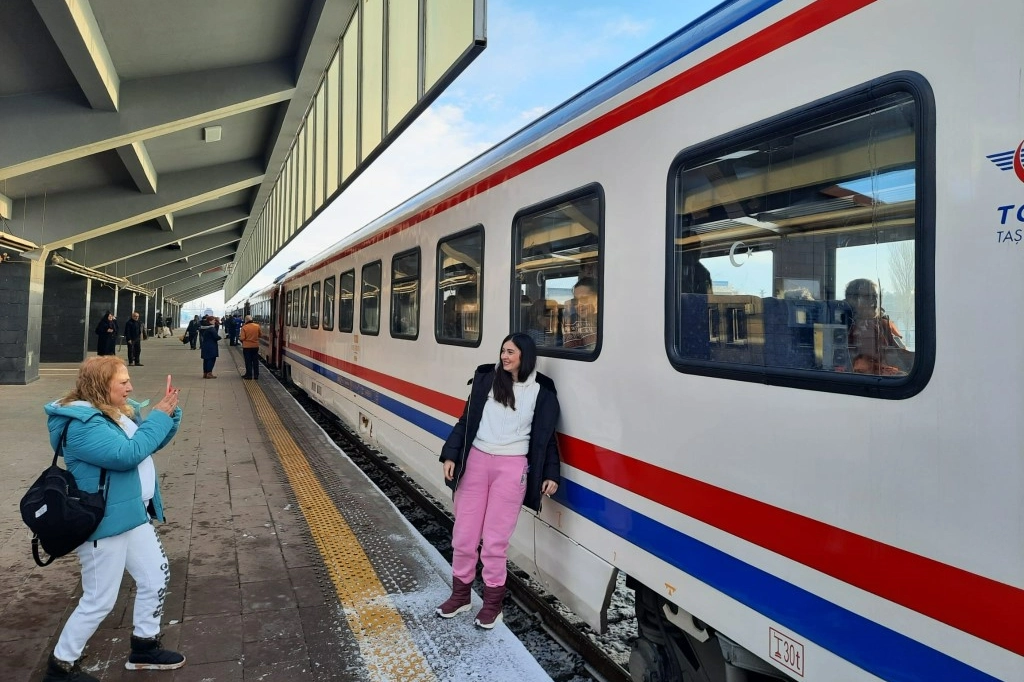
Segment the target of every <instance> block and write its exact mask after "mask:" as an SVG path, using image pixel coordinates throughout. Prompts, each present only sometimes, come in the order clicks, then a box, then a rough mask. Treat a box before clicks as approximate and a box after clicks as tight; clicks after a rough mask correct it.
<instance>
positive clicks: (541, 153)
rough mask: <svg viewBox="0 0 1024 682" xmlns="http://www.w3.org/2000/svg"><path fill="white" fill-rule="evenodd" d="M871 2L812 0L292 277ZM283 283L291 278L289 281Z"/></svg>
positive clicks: (501, 180) (478, 191) (479, 191)
mask: <svg viewBox="0 0 1024 682" xmlns="http://www.w3.org/2000/svg"><path fill="white" fill-rule="evenodd" d="M874 2H877V0H817V2H813V3H811V4H810V5H808V6H807V7H804V8H803V9H801V10H799V11H797V12H794V13H793V14H791V15H789V16H788V17H786V18H784V19H781V20H779V21H777V22H775V23H774V24H772V25H771V26H768V27H767V28H764V29H762V30H761V31H759V32H757V33H755V34H754V35H752V36H750V37H749V38H747V39H746V40H742V41H740V42H739V43H737V44H736V45H733V46H732V47H730V48H727V49H726V50H723V51H722V52H720V53H718V54H716V55H714V56H712V57H709V58H708V59H706V60H704V61H703V62H701V63H700V64H697V65H695V66H694V67H693V68H691V69H689V70H687V71H684V72H683V73H681V74H679V75H677V76H674V77H673V78H671V79H669V80H667V81H665V82H664V83H662V84H661V85H658V86H656V87H654V88H652V89H650V90H648V91H647V92H645V93H644V94H642V95H640V96H639V97H637V98H636V99H633V100H630V101H629V102H626V103H625V104H623V105H621V106H619V107H618V108H616V109H613V110H612V111H609V112H608V113H606V114H603V115H601V116H599V117H598V118H596V119H594V120H593V121H591V122H590V123H587V124H585V125H583V126H581V127H580V128H578V129H576V130H574V131H572V132H571V133H568V134H567V135H565V136H564V137H561V138H559V139H558V140H555V141H554V142H552V143H551V144H549V145H548V146H546V147H543V148H542V149H538V150H537V151H535V152H533V153H532V154H529V155H527V156H524V157H523V158H522V159H520V160H519V161H516V162H515V163H512V164H511V165H509V166H506V167H505V168H503V169H501V170H499V171H496V172H495V173H492V174H491V175H489V176H487V177H486V178H484V179H483V180H480V181H479V182H477V183H475V184H473V185H471V186H470V187H467V188H466V189H464V190H461V191H459V192H457V193H455V194H453V195H451V196H449V197H446V198H445V199H442V200H441V201H439V202H437V203H436V204H434V205H433V206H429V207H427V208H426V209H424V210H422V211H420V212H419V213H417V214H415V215H413V216H411V217H409V218H406V219H405V220H403V221H402V222H399V223H395V224H394V225H392V226H391V227H389V228H387V229H386V230H384V231H383V232H378V233H377V234H375V235H373V236H372V237H368V238H367V239H364V240H363V241H361V242H359V243H357V244H353V245H352V246H350V247H348V248H347V249H344V250H343V251H341V252H339V253H336V254H335V255H333V256H331V257H330V258H329V259H327V260H325V261H322V262H320V263H317V264H316V265H314V266H311V267H309V268H305V269H303V270H300V271H299V272H298V273H296V274H295V275H294V277H300V276H302V275H305V274H307V273H309V272H312V271H314V270H316V269H319V268H321V267H323V266H325V265H328V264H330V263H333V262H335V261H337V260H339V259H341V258H344V257H346V256H349V255H351V254H353V253H355V252H357V251H361V250H362V249H365V248H367V247H368V246H371V245H373V244H376V243H378V242H381V241H384V240H385V239H387V238H389V237H392V236H394V235H396V234H398V233H399V232H402V231H403V230H406V229H408V228H410V227H412V226H413V225H416V224H418V223H421V222H423V221H424V220H427V219H428V218H431V217H433V216H435V215H437V214H439V213H443V212H444V211H447V210H448V209H449V208H452V207H453V206H458V205H459V204H461V203H463V202H464V201H467V200H469V199H471V198H472V197H475V196H477V195H478V194H483V193H484V192H486V191H487V190H489V189H492V188H494V187H497V186H498V185H501V184H502V183H505V182H508V181H509V180H511V179H512V178H514V177H516V176H518V175H522V174H523V173H525V172H527V171H529V170H531V169H533V168H536V167H537V166H540V165H542V164H544V163H546V162H548V161H550V160H551V159H554V158H556V157H558V156H561V155H562V154H565V153H566V152H569V151H572V150H573V149H575V148H576V147H579V146H581V145H583V144H586V143H587V142H589V141H590V140H593V139H596V138H598V137H600V136H601V135H604V134H605V133H607V132H609V131H611V130H614V129H615V128H618V127H619V126H621V125H623V124H625V123H628V122H630V121H632V120H633V119H635V118H639V117H640V116H643V115H644V114H646V113H648V112H651V111H653V110H655V109H657V108H658V107H660V106H662V105H663V104H667V103H668V102H671V101H672V100H674V99H677V98H679V97H681V96H683V95H685V94H687V93H688V92H691V91H693V90H696V89H697V88H699V87H701V86H702V85H707V84H708V83H710V82H712V81H714V80H716V79H718V78H721V77H722V76H724V75H726V74H728V73H731V72H733V71H736V70H737V69H739V68H740V67H743V66H746V65H747V64H750V63H752V62H754V61H757V60H758V59H760V58H761V57H764V56H765V55H768V54H770V53H772V52H774V51H775V50H778V49H779V48H781V47H785V46H786V45H789V44H790V43H792V42H795V41H797V40H799V39H800V38H803V37H804V36H807V35H810V34H811V33H813V32H815V31H817V30H818V29H820V28H823V27H825V26H828V25H829V24H831V23H833V22H835V21H838V20H839V19H842V18H843V17H845V16H847V15H849V14H852V13H854V12H856V11H857V10H859V9H862V8H864V7H866V6H868V5H870V4H872V3H874ZM288 279H293V277H289V278H288Z"/></svg>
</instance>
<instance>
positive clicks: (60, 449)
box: [32, 415, 121, 566]
mask: <svg viewBox="0 0 1024 682" xmlns="http://www.w3.org/2000/svg"><path fill="white" fill-rule="evenodd" d="M103 416H104V417H105V418H106V419H107V420H109V421H110V423H111V424H113V425H114V426H117V428H121V427H120V426H119V425H118V423H117V422H116V421H114V420H113V419H111V418H110V417H108V416H107V415H103ZM70 426H71V419H70V418H68V420H67V421H66V422H64V431H62V432H61V434H60V440H59V441H57V449H56V451H54V453H53V465H52V466H57V458H58V457H63V456H64V446H65V445H66V444H67V442H68V427H70ZM97 492H102V493H103V499H104V500H106V499H107V470H106V469H104V468H103V467H100V487H99V488H97ZM36 544H37V541H36V540H33V541H32V550H33V551H35V549H36ZM40 565H41V566H45V565H46V564H40Z"/></svg>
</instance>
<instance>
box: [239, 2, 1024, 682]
mask: <svg viewBox="0 0 1024 682" xmlns="http://www.w3.org/2000/svg"><path fill="white" fill-rule="evenodd" d="M1022 31H1024V4H1022V3H1020V2H1019V0H1013V1H1010V0H989V1H988V2H975V3H966V2H926V1H925V0H735V1H733V2H727V3H725V4H723V5H721V6H720V7H719V8H717V9H715V10H713V11H712V12H710V13H708V14H706V15H705V16H703V17H702V18H700V19H699V20H697V21H696V22H694V23H692V24H690V25H688V26H686V27H684V28H683V29H681V30H680V31H678V32H677V33H675V34H674V35H672V36H671V37H669V38H668V39H666V40H665V41H663V42H662V43H660V44H659V45H657V46H655V47H654V48H652V49H651V50H650V51H648V52H647V53H645V54H643V55H641V56H640V57H638V58H637V59H635V60H634V61H632V62H630V63H628V64H626V65H625V66H623V67H622V68H620V69H619V70H617V71H615V72H614V73H612V74H611V75H609V76H608V77H607V78H605V79H604V80H602V81H600V82H598V83H596V84H594V85H593V86H591V87H590V88H588V89H587V90H585V91H583V92H582V93H580V94H579V95H577V96H576V97H574V98H572V99H570V100H569V101H568V102H566V103H565V104H563V105H562V106H560V107H558V108H556V109H554V110H553V111H551V112H550V113H548V114H547V115H545V116H544V117H542V118H541V119H539V120H538V121H536V122H535V123H534V124H532V125H530V126H528V127H526V128H524V129H523V130H521V131H520V132H518V133H517V134H515V135H513V136H512V137H510V138H509V139H507V140H505V141H504V142H502V143H500V144H498V145H497V146H496V147H494V148H493V149H491V150H490V151H488V152H486V153H484V154H483V155H481V156H480V157H478V158H476V159H475V160H473V161H471V162H470V163H468V164H467V165H466V166H464V167H463V168H461V169H460V170H458V171H456V172H454V173H452V174H451V175H449V176H448V177H446V178H444V179H442V180H440V181H439V182H438V183H437V184H435V185H434V186H432V187H430V188H428V189H426V190H424V191H423V192H422V193H420V194H419V195H417V196H415V197H413V198H411V199H409V200H408V201H406V202H405V203H402V204H401V205H399V206H398V207H396V208H395V209H394V210H392V211H390V212H389V213H387V214H386V215H384V216H382V217H381V218H379V219H378V220H376V221H375V222H373V223H372V224H370V225H368V226H366V227H365V228H364V229H363V230H361V231H360V232H358V233H356V234H354V235H352V236H351V237H348V238H346V239H344V240H343V241H342V242H341V243H339V244H337V245H336V246H335V247H333V248H331V249H329V250H328V251H326V252H324V253H323V254H321V255H319V256H318V257H316V258H314V259H312V260H311V261H308V262H306V263H303V264H301V265H300V266H298V267H296V268H295V269H294V270H292V271H291V272H289V273H287V274H286V275H285V276H283V277H282V278H281V280H280V281H279V282H278V283H276V284H275V285H274V286H272V287H269V288H268V289H267V290H265V291H264V292H261V293H260V294H259V295H258V296H257V297H254V298H255V299H259V305H261V306H263V307H262V308H260V310H261V311H262V312H260V313H259V315H260V316H261V319H262V320H263V321H264V323H265V324H266V325H267V329H268V330H269V331H270V332H271V333H270V334H269V335H268V339H267V341H268V346H267V348H266V352H265V353H264V357H265V358H267V360H268V361H269V362H271V363H272V364H274V365H279V366H280V367H281V368H282V370H283V371H284V372H285V374H286V375H287V376H288V377H290V379H291V380H292V381H293V382H295V383H296V384H297V385H299V386H300V387H302V388H303V389H304V390H305V391H306V392H308V393H309V395H310V396H312V397H313V398H314V399H315V400H317V401H319V402H320V403H322V404H323V405H325V406H327V407H328V408H329V409H330V410H333V411H334V412H335V413H336V414H337V415H339V416H340V417H341V418H342V419H344V420H345V421H346V422H348V423H349V424H351V425H352V426H353V427H354V428H356V429H357V430H358V431H359V432H360V433H361V434H362V435H363V437H364V438H366V439H367V440H369V441H372V442H373V443H374V444H376V445H377V446H379V447H380V448H381V449H382V450H383V451H384V452H385V453H387V454H388V455H389V456H390V457H391V458H392V459H394V460H395V461H396V462H398V463H400V465H401V466H402V467H403V468H404V470H405V471H406V472H408V473H409V474H410V475H411V476H412V477H413V478H415V479H416V480H417V481H418V482H419V483H420V484H421V485H423V486H424V487H425V488H426V489H427V490H429V491H430V492H432V493H433V494H434V495H435V496H436V497H437V498H439V499H442V500H450V496H449V494H448V492H447V489H446V488H445V487H444V483H443V480H442V475H441V467H440V464H439V462H438V452H439V450H440V446H441V444H442V443H443V441H444V439H445V437H446V436H447V435H448V432H449V431H450V429H451V426H452V424H453V423H454V422H455V421H456V420H457V418H458V417H459V416H460V414H461V412H462V409H463V404H464V401H465V399H466V397H467V395H468V387H467V383H466V382H467V380H468V379H469V378H470V376H471V374H472V370H473V368H474V367H475V366H476V365H477V364H480V363H484V362H491V361H497V355H498V349H499V346H500V343H501V341H502V339H503V338H504V337H505V335H506V334H508V333H509V331H510V330H524V331H527V332H528V333H530V335H531V336H532V337H533V338H534V339H535V340H536V341H537V344H538V352H539V354H540V356H541V357H540V359H539V369H540V370H541V371H542V372H544V373H545V374H547V375H549V376H551V377H552V378H553V379H554V381H555V383H556V385H557V387H558V389H559V398H560V401H561V405H562V419H561V423H560V429H559V430H560V435H559V443H560V449H561V454H562V458H563V467H562V473H563V483H562V486H561V488H560V489H559V491H558V494H557V495H556V496H555V497H554V498H552V499H551V500H548V501H546V502H545V504H544V507H543V510H542V511H541V513H540V514H536V515H535V514H533V513H532V512H528V511H525V510H524V511H523V513H522V517H521V518H520V522H519V525H518V528H517V531H516V534H515V536H514V538H513V546H512V548H511V555H512V558H513V560H514V561H515V562H516V563H517V564H518V565H519V566H520V567H522V568H523V569H524V570H527V571H529V572H530V573H532V574H533V575H534V576H536V577H537V578H538V579H539V580H541V581H542V582H543V583H544V584H546V585H547V586H548V587H549V588H550V589H551V590H552V591H553V592H554V593H555V594H557V595H558V596H559V597H560V598H561V599H562V600H563V601H564V602H566V603H567V604H568V605H570V606H571V608H573V609H574V610H575V611H576V612H577V613H579V614H580V615H581V616H582V617H583V618H585V619H586V620H587V621H588V622H590V623H591V624H592V625H594V626H595V627H597V628H599V629H600V628H602V627H604V626H605V624H606V616H607V614H606V612H607V608H608V600H609V595H610V592H611V590H612V588H613V585H614V584H615V578H616V575H617V574H618V573H619V572H623V573H625V574H626V575H627V576H628V585H629V586H631V587H633V588H634V589H635V590H636V608H637V614H638V617H639V629H640V631H639V637H638V639H637V641H636V643H635V645H634V648H633V651H632V655H631V659H630V666H631V671H632V674H633V675H634V677H635V679H637V680H641V679H642V680H680V679H682V680H726V679H727V680H730V681H735V680H742V679H763V676H767V677H776V678H782V679H794V680H825V681H828V682H833V681H836V680H875V679H884V680H921V681H923V682H935V681H936V680H956V681H957V682H973V681H978V682H980V681H983V680H984V681H991V680H1024V626H1022V625H1021V624H1020V618H1021V615H1020V614H1022V613H1024V525H1022V523H1024V521H1022V520H1024V456H1022V455H1024V437H1022V436H1024V426H1022V425H1024V420H1022V419H1021V415H1022V414H1024V388H1022V387H1024V383H1022V376H1024V360H1022V357H1024V354H1022V353H1021V352H1019V348H1018V346H1019V345H1020V340H1019V339H1018V335H1019V334H1024V326H1022V323H1021V318H1020V316H1019V315H1016V314H1014V313H1012V311H1013V310H1015V309H1016V306H1017V305H1019V299H1020V296H1021V294H1022V292H1024V261H1022V258H1024V246H1022V245H1021V242H1022V238H1021V234H1022V229H1024V162H1022V157H1021V151H1022V148H1024V141H1022V140H1024V116H1022V113H1024V95H1022V94H1021V93H1022V86H1021V83H1022V81H1021V73H1022V69H1024V43H1022V41H1021V39H1020V36H1021V34H1022ZM254 304H256V301H255V300H254Z"/></svg>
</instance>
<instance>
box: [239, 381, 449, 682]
mask: <svg viewBox="0 0 1024 682" xmlns="http://www.w3.org/2000/svg"><path fill="white" fill-rule="evenodd" d="M245 388H246V391H247V392H248V394H249V399H250V400H252V403H253V408H254V409H255V411H256V416H257V417H258V418H259V419H260V421H261V422H262V423H263V426H264V428H265V429H266V430H267V434H268V435H269V436H270V440H271V442H272V443H273V445H274V449H275V450H276V451H277V455H278V457H279V458H280V460H281V465H282V467H283V468H284V471H285V474H286V475H287V476H288V482H289V483H290V484H291V487H292V490H293V491H294V493H295V497H296V499H297V500H298V503H299V508H300V509H301V511H302V514H303V516H305V518H306V523H307V524H309V531H310V533H311V534H312V536H313V540H314V541H315V542H316V546H317V548H319V550H320V555H321V556H322V557H323V560H324V565H325V566H326V567H327V571H328V573H329V575H330V576H331V581H332V582H333V583H334V588H335V590H336V591H337V593H338V599H339V600H340V602H341V605H342V609H343V610H344V612H345V618H346V620H348V624H349V627H350V628H351V630H352V632H353V634H354V635H355V638H356V643H357V644H358V645H359V651H360V653H361V654H362V657H363V661H364V662H365V663H366V667H367V672H368V675H369V679H371V680H422V681H423V682H429V681H431V680H436V677H435V675H434V673H433V671H432V670H431V668H430V666H429V665H428V664H427V661H426V659H425V658H424V656H423V654H422V652H421V651H420V650H419V648H418V647H417V646H416V644H415V642H413V640H412V637H411V636H410V634H409V631H408V629H407V628H406V626H405V621H404V620H403V619H402V616H401V614H399V612H398V611H397V609H396V608H395V606H394V605H393V604H392V602H391V597H390V596H389V595H388V593H387V591H386V590H385V589H384V586H383V585H382V584H381V582H380V579H379V578H378V576H377V573H376V571H375V570H374V569H373V565H372V564H371V563H370V559H369V557H367V556H366V552H365V551H363V548H362V546H361V545H360V544H359V541H358V540H357V539H356V536H355V534H354V533H353V532H352V529H351V528H350V527H349V525H348V524H347V523H346V522H345V519H344V518H343V517H342V515H341V514H340V513H339V512H338V510H337V508H336V507H335V506H334V504H333V503H332V502H331V499H330V497H329V496H328V495H327V491H325V490H324V488H323V486H322V485H321V484H320V480H319V479H318V478H317V476H316V474H315V473H314V472H313V470H312V469H311V468H310V466H309V463H308V462H307V461H306V457H305V456H304V455H303V453H302V451H301V450H300V449H299V447H298V445H297V444H296V443H295V441H294V440H293V439H292V437H291V435H290V434H289V433H288V429H287V428H285V426H284V424H282V423H281V420H280V418H279V417H278V416H277V412H276V411H275V410H274V409H273V408H272V407H271V406H270V403H269V402H268V401H267V397H266V396H265V395H264V393H263V391H262V390H261V389H260V387H259V385H258V384H257V383H256V382H246V385H245Z"/></svg>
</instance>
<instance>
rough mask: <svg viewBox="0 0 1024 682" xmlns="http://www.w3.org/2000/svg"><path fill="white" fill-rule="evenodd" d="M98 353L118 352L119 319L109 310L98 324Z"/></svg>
mask: <svg viewBox="0 0 1024 682" xmlns="http://www.w3.org/2000/svg"><path fill="white" fill-rule="evenodd" d="M96 337H97V338H96V355H114V354H115V353H116V352H117V320H115V319H114V313H112V312H110V311H109V310H108V311H107V312H105V313H103V319H102V320H100V323H99V324H98V325H96Z"/></svg>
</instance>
